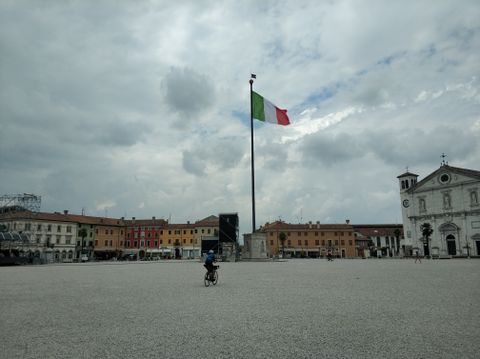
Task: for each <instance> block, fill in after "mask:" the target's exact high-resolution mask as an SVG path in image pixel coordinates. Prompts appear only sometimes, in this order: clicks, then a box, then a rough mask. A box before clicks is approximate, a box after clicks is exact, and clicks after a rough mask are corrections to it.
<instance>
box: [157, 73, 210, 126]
mask: <svg viewBox="0 0 480 359" xmlns="http://www.w3.org/2000/svg"><path fill="white" fill-rule="evenodd" d="M163 85H164V87H165V101H166V103H167V105H168V106H169V107H170V108H171V109H172V111H174V112H178V113H180V114H181V116H182V120H187V121H188V122H190V121H194V120H195V118H197V117H198V116H199V115H200V114H202V113H204V112H205V111H206V110H208V109H209V108H210V107H211V106H212V105H213V103H214V100H215V91H214V87H213V84H212V83H211V81H210V80H209V79H208V78H207V77H206V76H205V75H201V74H199V73H197V72H196V71H194V70H192V69H189V68H177V67H173V68H172V69H171V70H170V72H169V73H168V74H167V75H166V76H165V79H164V82H163Z"/></svg>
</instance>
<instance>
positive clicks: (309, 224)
mask: <svg viewBox="0 0 480 359" xmlns="http://www.w3.org/2000/svg"><path fill="white" fill-rule="evenodd" d="M308 228H310V229H311V228H312V221H308Z"/></svg>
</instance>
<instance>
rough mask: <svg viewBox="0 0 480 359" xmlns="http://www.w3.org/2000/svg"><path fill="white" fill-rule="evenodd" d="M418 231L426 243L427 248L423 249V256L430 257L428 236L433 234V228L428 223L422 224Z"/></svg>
mask: <svg viewBox="0 0 480 359" xmlns="http://www.w3.org/2000/svg"><path fill="white" fill-rule="evenodd" d="M420 230H421V231H422V235H423V238H424V239H425V242H426V243H427V246H426V247H425V249H426V251H425V252H426V253H425V255H426V256H427V257H430V236H431V235H432V233H433V228H432V225H431V224H430V223H426V222H425V223H424V224H422V225H421V226H420Z"/></svg>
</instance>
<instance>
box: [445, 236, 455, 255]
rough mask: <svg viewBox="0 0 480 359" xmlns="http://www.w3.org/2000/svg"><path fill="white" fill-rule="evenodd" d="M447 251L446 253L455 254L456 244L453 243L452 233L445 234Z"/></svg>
mask: <svg viewBox="0 0 480 359" xmlns="http://www.w3.org/2000/svg"><path fill="white" fill-rule="evenodd" d="M446 239H447V251H448V254H449V255H451V256H456V255H457V245H456V243H455V236H454V235H453V234H449V235H448V236H447V238H446Z"/></svg>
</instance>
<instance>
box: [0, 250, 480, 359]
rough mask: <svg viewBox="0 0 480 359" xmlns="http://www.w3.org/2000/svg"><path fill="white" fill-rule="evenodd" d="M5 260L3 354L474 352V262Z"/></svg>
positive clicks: (479, 316) (478, 326)
mask: <svg viewBox="0 0 480 359" xmlns="http://www.w3.org/2000/svg"><path fill="white" fill-rule="evenodd" d="M220 266H221V268H220V272H219V274H220V279H219V283H218V285H217V286H215V287H209V288H205V286H204V284H203V274H204V269H203V267H202V265H201V263H199V262H196V261H195V262H194V261H168V262H151V263H150V262H137V263H134V262H128V263H124V262H116V263H114V262H112V263H85V264H68V265H45V266H22V267H2V268H0V288H2V290H1V296H0V308H1V309H0V357H2V358H9V359H10V358H275V359H279V358H478V357H479V355H480V311H479V307H480V260H477V259H469V260H468V259H465V260H436V261H428V260H423V261H422V263H421V264H415V263H414V260H413V259H412V260H407V259H404V260H396V259H382V260H378V259H369V260H335V261H334V262H327V261H326V260H321V259H317V260H314V259H312V260H301V259H298V260H289V261H285V262H268V263H247V262H240V263H220Z"/></svg>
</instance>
